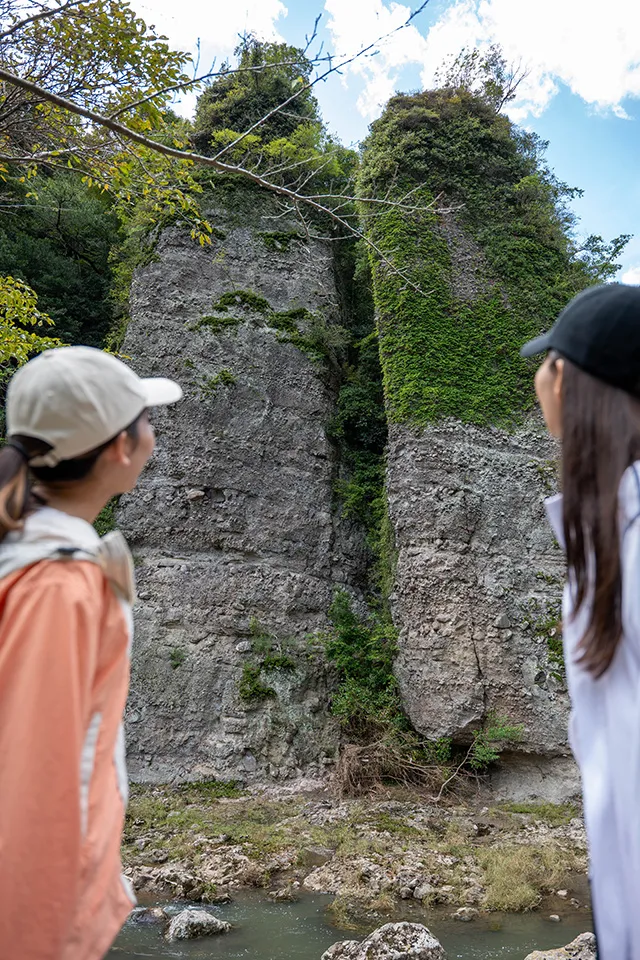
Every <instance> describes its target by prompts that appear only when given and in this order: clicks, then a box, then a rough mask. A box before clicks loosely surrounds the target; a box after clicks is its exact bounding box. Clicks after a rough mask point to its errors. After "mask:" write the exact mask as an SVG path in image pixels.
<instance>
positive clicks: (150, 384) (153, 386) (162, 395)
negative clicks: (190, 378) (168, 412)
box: [142, 377, 183, 407]
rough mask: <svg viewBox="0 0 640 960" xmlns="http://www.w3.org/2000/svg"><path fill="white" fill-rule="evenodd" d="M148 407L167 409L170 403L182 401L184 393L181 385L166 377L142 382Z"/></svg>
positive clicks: (152, 378)
mask: <svg viewBox="0 0 640 960" xmlns="http://www.w3.org/2000/svg"><path fill="white" fill-rule="evenodd" d="M142 385H143V387H144V391H145V394H146V398H147V406H148V407H166V406H167V404H169V403H177V402H178V400H182V396H183V392H182V387H181V386H180V384H179V383H176V382H175V381H174V380H167V379H166V377H151V378H149V379H147V380H143V381H142Z"/></svg>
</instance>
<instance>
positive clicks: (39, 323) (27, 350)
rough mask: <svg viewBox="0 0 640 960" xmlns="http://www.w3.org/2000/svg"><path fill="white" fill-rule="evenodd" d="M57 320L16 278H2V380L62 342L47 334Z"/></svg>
mask: <svg viewBox="0 0 640 960" xmlns="http://www.w3.org/2000/svg"><path fill="white" fill-rule="evenodd" d="M52 326H53V320H52V319H51V317H48V316H47V314H46V313H42V312H41V311H40V310H39V309H38V297H37V296H36V294H35V293H34V291H33V290H32V289H31V288H30V287H28V286H27V284H25V283H22V281H21V280H16V279H15V278H14V277H0V380H1V379H3V377H4V376H6V374H7V372H8V371H10V370H11V364H14V365H18V364H22V363H26V361H27V360H28V359H29V358H30V357H31V356H32V355H33V354H34V353H40V352H42V350H48V349H49V348H51V347H59V346H60V345H61V344H60V341H59V340H58V339H56V338H54V337H48V336H46V335H45V331H46V328H47V327H52Z"/></svg>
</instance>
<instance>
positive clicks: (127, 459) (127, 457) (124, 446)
mask: <svg viewBox="0 0 640 960" xmlns="http://www.w3.org/2000/svg"><path fill="white" fill-rule="evenodd" d="M104 456H106V457H108V459H109V460H110V461H111V463H117V464H118V466H121V467H130V466H131V437H130V436H129V435H128V433H127V432H126V430H123V431H122V433H119V434H118V436H117V437H116V438H115V440H113V441H112V442H111V443H110V444H109V446H108V447H107V449H106V450H105V451H104Z"/></svg>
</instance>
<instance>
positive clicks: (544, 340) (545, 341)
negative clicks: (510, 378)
mask: <svg viewBox="0 0 640 960" xmlns="http://www.w3.org/2000/svg"><path fill="white" fill-rule="evenodd" d="M550 348H551V344H550V343H549V334H548V333H543V334H542V336H541V337H536V338H535V339H534V340H529V342H528V343H525V345H524V347H522V348H521V350H520V356H521V357H535V356H536V354H538V353H545V352H546V351H547V350H549V349H550Z"/></svg>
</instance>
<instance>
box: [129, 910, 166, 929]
mask: <svg viewBox="0 0 640 960" xmlns="http://www.w3.org/2000/svg"><path fill="white" fill-rule="evenodd" d="M169 920H170V917H169V914H168V913H167V911H166V910H164V909H163V908H162V907H136V909H135V910H134V911H133V913H132V914H131V922H132V923H141V924H147V923H148V924H155V923H159V924H162V925H163V926H164V925H165V924H168V923H169Z"/></svg>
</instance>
